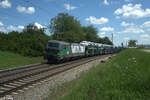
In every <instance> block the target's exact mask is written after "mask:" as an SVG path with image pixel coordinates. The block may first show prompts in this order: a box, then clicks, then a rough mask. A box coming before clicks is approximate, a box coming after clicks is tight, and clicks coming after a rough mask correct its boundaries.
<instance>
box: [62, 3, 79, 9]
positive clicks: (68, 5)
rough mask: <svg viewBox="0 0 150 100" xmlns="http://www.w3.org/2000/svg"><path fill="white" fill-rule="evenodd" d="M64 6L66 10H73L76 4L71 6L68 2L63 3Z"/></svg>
mask: <svg viewBox="0 0 150 100" xmlns="http://www.w3.org/2000/svg"><path fill="white" fill-rule="evenodd" d="M64 6H65V9H67V10H74V9H76V8H77V7H76V6H71V5H70V4H64Z"/></svg>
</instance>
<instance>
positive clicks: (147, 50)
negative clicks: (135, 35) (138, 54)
mask: <svg viewBox="0 0 150 100" xmlns="http://www.w3.org/2000/svg"><path fill="white" fill-rule="evenodd" d="M142 51H144V52H149V53H150V50H142Z"/></svg>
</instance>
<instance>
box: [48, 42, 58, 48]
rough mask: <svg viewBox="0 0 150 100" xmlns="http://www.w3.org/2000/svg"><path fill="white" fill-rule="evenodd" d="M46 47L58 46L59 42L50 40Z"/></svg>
mask: <svg viewBox="0 0 150 100" xmlns="http://www.w3.org/2000/svg"><path fill="white" fill-rule="evenodd" d="M48 47H52V48H53V47H54V48H59V43H52V42H49V43H48Z"/></svg>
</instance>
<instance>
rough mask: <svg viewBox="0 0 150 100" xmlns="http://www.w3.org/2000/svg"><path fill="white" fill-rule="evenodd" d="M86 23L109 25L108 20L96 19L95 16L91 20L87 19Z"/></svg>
mask: <svg viewBox="0 0 150 100" xmlns="http://www.w3.org/2000/svg"><path fill="white" fill-rule="evenodd" d="M85 20H86V21H89V22H90V23H91V24H105V23H108V21H109V20H108V19H107V18H104V17H101V18H96V17H94V16H90V17H89V18H86V19H85Z"/></svg>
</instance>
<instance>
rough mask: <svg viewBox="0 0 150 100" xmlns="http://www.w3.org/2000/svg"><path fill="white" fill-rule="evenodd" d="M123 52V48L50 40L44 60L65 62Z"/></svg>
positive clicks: (87, 42)
mask: <svg viewBox="0 0 150 100" xmlns="http://www.w3.org/2000/svg"><path fill="white" fill-rule="evenodd" d="M121 50H123V47H114V46H112V45H106V44H100V43H94V42H89V41H82V42H80V43H68V42H64V41H58V40H49V41H48V43H47V46H46V54H45V55H44V59H47V60H48V62H49V63H51V62H63V61H68V60H71V59H74V58H81V57H89V56H96V55H104V54H113V53H117V52H119V51H121Z"/></svg>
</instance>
